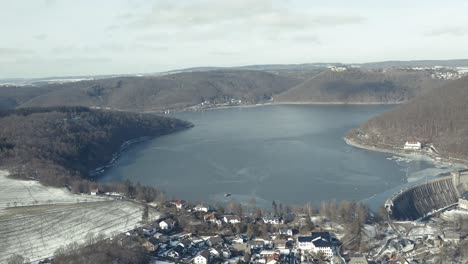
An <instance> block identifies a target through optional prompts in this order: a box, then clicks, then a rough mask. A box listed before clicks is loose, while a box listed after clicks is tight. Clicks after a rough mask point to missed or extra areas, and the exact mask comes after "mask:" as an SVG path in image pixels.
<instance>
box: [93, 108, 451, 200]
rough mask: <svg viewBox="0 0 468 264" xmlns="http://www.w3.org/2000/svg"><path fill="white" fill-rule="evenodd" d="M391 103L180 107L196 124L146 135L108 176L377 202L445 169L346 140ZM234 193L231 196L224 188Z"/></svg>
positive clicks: (203, 191)
mask: <svg viewBox="0 0 468 264" xmlns="http://www.w3.org/2000/svg"><path fill="white" fill-rule="evenodd" d="M393 107H395V106H389V105H269V106H260V107H238V108H227V109H217V110H207V111H199V112H182V113H175V114H172V116H174V117H177V118H181V119H185V120H188V121H191V122H192V123H194V124H195V127H193V128H191V129H188V130H185V131H182V132H178V133H175V134H171V135H167V136H163V137H159V138H155V139H152V140H150V141H146V142H143V143H139V144H137V145H135V146H133V147H132V148H130V149H129V150H127V151H125V153H123V154H122V156H121V157H120V159H119V160H118V161H117V163H116V164H115V166H114V167H112V168H111V169H109V170H108V171H107V172H106V173H105V174H104V175H103V176H102V177H101V178H100V181H102V182H110V181H123V180H125V179H126V178H129V179H130V180H131V181H132V182H140V183H141V184H145V185H152V186H156V187H159V188H160V189H162V190H164V191H165V192H166V194H167V196H168V198H171V199H186V200H190V201H193V202H210V203H224V202H229V201H231V200H235V201H238V202H242V203H247V201H249V200H251V198H252V197H254V198H255V200H256V204H257V206H265V207H271V204H272V201H273V200H275V201H277V203H279V202H281V203H284V204H292V205H301V204H305V203H307V202H311V203H313V204H319V203H320V202H321V201H323V200H333V199H336V200H337V201H340V200H356V201H361V200H364V201H367V202H368V203H369V204H370V205H371V207H373V208H376V207H377V206H379V205H381V204H382V203H383V201H384V200H385V199H387V198H388V197H389V196H391V195H392V194H393V193H395V192H397V191H398V190H399V188H401V187H402V186H406V185H408V184H411V183H415V182H418V181H421V180H424V179H425V178H427V177H428V176H430V177H432V176H435V175H437V174H438V173H440V172H444V171H448V170H449V169H447V168H444V167H442V168H441V167H436V166H435V165H434V164H433V163H432V162H430V161H428V160H425V159H423V158H416V159H397V160H395V159H392V156H394V155H392V154H385V153H378V152H371V151H366V150H362V149H358V148H355V147H351V146H348V145H347V144H346V143H345V142H344V141H343V137H344V136H345V134H346V133H347V131H349V130H350V129H352V128H354V127H358V126H359V125H360V124H362V123H364V122H365V121H366V120H368V119H370V118H372V117H373V116H376V115H379V114H381V113H383V112H385V111H388V110H390V109H392V108H393ZM226 193H231V194H232V195H231V196H229V197H226V196H225V195H224V194H226Z"/></svg>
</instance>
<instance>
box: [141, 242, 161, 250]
mask: <svg viewBox="0 0 468 264" xmlns="http://www.w3.org/2000/svg"><path fill="white" fill-rule="evenodd" d="M143 247H145V248H146V250H148V251H149V252H154V251H156V249H158V246H157V243H154V242H151V241H149V240H145V242H143Z"/></svg>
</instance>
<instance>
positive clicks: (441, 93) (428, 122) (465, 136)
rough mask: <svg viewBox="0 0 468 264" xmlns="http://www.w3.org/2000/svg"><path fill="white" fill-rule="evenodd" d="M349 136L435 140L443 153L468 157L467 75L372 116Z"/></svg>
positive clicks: (373, 140)
mask: <svg viewBox="0 0 468 264" xmlns="http://www.w3.org/2000/svg"><path fill="white" fill-rule="evenodd" d="M349 137H351V138H357V139H361V140H363V141H364V142H366V143H367V144H371V145H380V146H385V144H388V145H393V146H400V147H402V146H403V144H404V142H405V141H406V140H411V139H415V140H419V141H421V142H423V143H433V144H434V146H435V148H436V149H437V150H438V151H439V152H440V153H441V154H444V155H447V156H450V157H456V158H462V159H467V158H468V77H465V78H462V79H459V80H455V81H451V82H450V83H448V84H447V85H445V86H443V87H441V88H438V89H435V90H433V91H431V92H429V93H427V94H425V95H422V96H420V97H418V98H416V99H414V100H412V101H411V102H409V103H407V104H404V105H402V106H401V107H399V108H397V109H395V110H393V111H390V112H387V113H385V114H383V115H381V116H378V117H376V118H373V119H371V120H370V121H369V122H367V123H366V124H364V125H363V126H362V127H360V128H359V129H355V130H353V131H352V132H351V133H350V134H349Z"/></svg>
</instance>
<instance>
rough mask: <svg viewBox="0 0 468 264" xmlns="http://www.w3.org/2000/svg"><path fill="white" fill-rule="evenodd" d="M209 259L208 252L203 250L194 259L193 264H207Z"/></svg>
mask: <svg viewBox="0 0 468 264" xmlns="http://www.w3.org/2000/svg"><path fill="white" fill-rule="evenodd" d="M209 261H210V252H209V251H208V250H203V251H202V252H200V253H199V254H198V255H197V256H196V257H195V258H194V259H193V264H208V263H209Z"/></svg>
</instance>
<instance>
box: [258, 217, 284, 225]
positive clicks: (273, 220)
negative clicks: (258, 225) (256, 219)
mask: <svg viewBox="0 0 468 264" xmlns="http://www.w3.org/2000/svg"><path fill="white" fill-rule="evenodd" d="M263 222H264V223H265V224H271V225H279V224H281V223H282V222H283V221H282V219H281V217H278V216H273V217H269V216H266V217H263Z"/></svg>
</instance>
